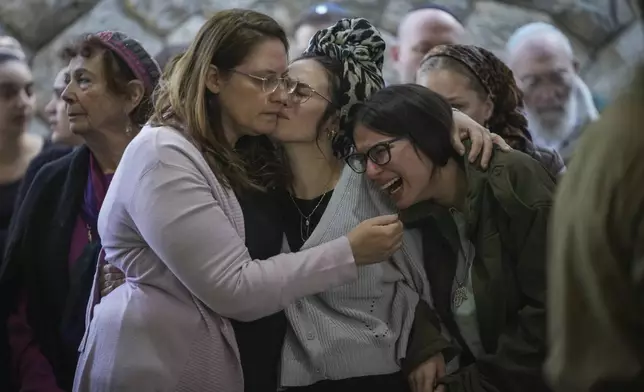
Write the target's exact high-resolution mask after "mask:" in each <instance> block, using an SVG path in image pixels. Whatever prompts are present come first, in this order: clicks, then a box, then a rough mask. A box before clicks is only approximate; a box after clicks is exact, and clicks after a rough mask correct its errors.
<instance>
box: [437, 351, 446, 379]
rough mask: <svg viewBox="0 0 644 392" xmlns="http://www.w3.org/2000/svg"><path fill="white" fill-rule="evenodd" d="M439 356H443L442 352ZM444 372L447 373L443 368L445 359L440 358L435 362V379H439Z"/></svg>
mask: <svg viewBox="0 0 644 392" xmlns="http://www.w3.org/2000/svg"><path fill="white" fill-rule="evenodd" d="M441 358H443V355H442V354H441ZM446 374H447V371H446V370H445V360H444V359H441V360H440V361H438V363H437V364H436V380H437V381H438V380H439V379H441V378H443V377H445V375H446Z"/></svg>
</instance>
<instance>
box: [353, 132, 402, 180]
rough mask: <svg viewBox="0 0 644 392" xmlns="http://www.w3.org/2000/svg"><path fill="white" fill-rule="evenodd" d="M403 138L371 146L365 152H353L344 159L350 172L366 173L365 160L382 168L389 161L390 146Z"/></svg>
mask: <svg viewBox="0 0 644 392" xmlns="http://www.w3.org/2000/svg"><path fill="white" fill-rule="evenodd" d="M402 139H404V137H402V136H401V137H397V138H393V139H390V140H386V141H384V142H380V143H378V144H374V145H373V146H371V148H370V149H368V150H367V152H354V153H351V154H349V155H347V156H346V158H344V160H345V162H346V163H347V165H349V167H350V168H351V170H353V171H354V172H356V173H364V172H366V171H367V159H369V160H370V161H371V162H373V163H375V164H376V165H378V166H383V165H386V164H388V163H389V162H390V161H391V145H392V144H393V143H395V142H397V141H399V140H402Z"/></svg>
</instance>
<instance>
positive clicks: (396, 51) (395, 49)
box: [391, 44, 400, 63]
mask: <svg viewBox="0 0 644 392" xmlns="http://www.w3.org/2000/svg"><path fill="white" fill-rule="evenodd" d="M399 59H400V46H399V45H398V44H394V45H392V46H391V60H392V61H393V62H394V63H397V62H398V60H399Z"/></svg>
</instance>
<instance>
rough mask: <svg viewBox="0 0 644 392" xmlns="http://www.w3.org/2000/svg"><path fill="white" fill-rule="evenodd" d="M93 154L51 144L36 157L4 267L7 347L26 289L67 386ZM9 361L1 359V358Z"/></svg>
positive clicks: (0, 318)
mask: <svg viewBox="0 0 644 392" xmlns="http://www.w3.org/2000/svg"><path fill="white" fill-rule="evenodd" d="M89 154H90V153H89V149H87V147H80V148H78V149H76V150H75V151H74V152H72V153H69V150H67V149H54V148H51V149H47V150H44V151H43V153H42V154H41V155H39V156H38V157H36V159H34V161H33V162H32V164H31V165H30V167H29V170H27V174H26V175H25V177H24V179H23V182H24V184H23V185H24V186H23V187H22V188H21V191H19V195H21V194H22V195H24V198H23V200H21V201H20V202H21V203H20V207H19V208H18V209H17V210H16V213H15V216H14V218H13V220H12V222H11V229H10V231H9V235H8V236H7V242H6V248H5V259H4V261H3V263H2V268H0V298H2V302H1V304H2V306H0V310H1V312H0V332H1V333H2V335H1V336H3V338H2V339H1V340H0V343H2V346H3V347H2V349H5V348H6V327H5V326H6V321H7V317H8V314H9V313H10V312H11V311H12V309H13V307H15V306H16V305H17V304H18V301H19V298H20V294H21V292H22V291H23V290H24V291H25V292H26V295H27V297H28V298H29V301H28V303H27V321H28V322H29V325H30V326H31V328H32V330H33V334H34V339H35V340H36V341H37V342H38V345H39V348H40V351H41V353H42V354H43V355H44V356H45V357H46V358H47V360H48V361H49V363H50V364H51V366H52V368H53V371H54V375H55V376H56V380H57V382H58V386H59V387H60V388H62V389H71V386H72V382H73V378H74V372H75V370H76V362H77V359H78V346H79V343H80V341H75V342H69V341H66V340H65V338H64V337H63V336H62V335H61V329H62V323H63V315H64V314H65V313H66V312H67V309H68V308H69V303H70V297H69V293H70V276H69V268H68V267H69V263H68V257H69V245H70V242H71V237H72V231H73V228H74V224H75V222H76V217H77V216H78V212H79V209H80V206H81V204H82V201H83V191H84V189H85V183H86V180H87V172H88V168H89V165H88V164H87V163H88V161H89ZM23 190H24V191H23ZM18 197H22V196H18ZM0 351H3V350H0ZM5 360H7V357H6V356H2V357H0V362H3V361H5ZM0 365H2V364H1V363H0ZM1 368H2V366H0V369H1Z"/></svg>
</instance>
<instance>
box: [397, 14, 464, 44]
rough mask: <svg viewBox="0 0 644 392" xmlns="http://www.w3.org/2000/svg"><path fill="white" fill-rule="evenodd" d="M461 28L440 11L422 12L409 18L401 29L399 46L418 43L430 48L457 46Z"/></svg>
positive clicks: (450, 17)
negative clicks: (429, 45)
mask: <svg viewBox="0 0 644 392" xmlns="http://www.w3.org/2000/svg"><path fill="white" fill-rule="evenodd" d="M461 33H462V27H461V26H459V24H458V22H457V21H456V20H454V19H453V17H452V16H451V15H448V14H446V13H444V12H442V11H436V10H424V11H419V12H418V13H417V14H415V15H414V14H412V15H410V16H409V18H408V20H406V21H404V22H403V26H402V27H401V33H400V38H401V44H404V43H405V42H407V44H408V45H409V46H413V45H417V44H419V43H426V44H431V46H438V45H445V44H457V43H459V41H460V38H461Z"/></svg>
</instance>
